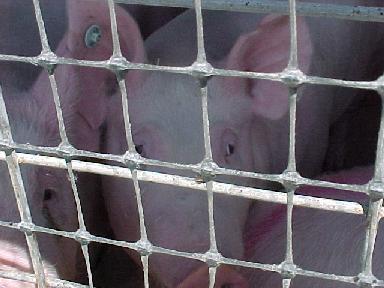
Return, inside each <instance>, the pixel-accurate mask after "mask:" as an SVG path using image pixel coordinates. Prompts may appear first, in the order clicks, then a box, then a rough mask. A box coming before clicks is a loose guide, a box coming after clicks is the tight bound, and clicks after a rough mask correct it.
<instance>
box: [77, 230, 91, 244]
mask: <svg viewBox="0 0 384 288" xmlns="http://www.w3.org/2000/svg"><path fill="white" fill-rule="evenodd" d="M91 237H92V235H91V234H90V233H89V232H88V231H87V230H83V229H78V230H77V231H76V232H75V235H74V239H75V240H76V241H77V242H79V243H80V245H81V246H86V245H88V244H89V243H90V242H91V241H90V240H89V239H90V238H91Z"/></svg>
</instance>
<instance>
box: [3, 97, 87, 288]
mask: <svg viewBox="0 0 384 288" xmlns="http://www.w3.org/2000/svg"><path fill="white" fill-rule="evenodd" d="M28 96H30V95H28ZM28 96H21V97H20V98H21V99H17V100H9V101H7V102H8V109H7V111H8V115H9V116H11V117H10V123H11V130H12V133H13V139H14V140H15V142H17V143H31V144H35V145H45V146H47V145H48V146H52V145H54V143H55V142H57V140H58V139H57V137H58V134H57V132H54V131H55V129H51V128H52V127H51V126H52V123H49V122H48V123H47V122H46V121H47V120H49V119H50V114H49V113H47V112H42V110H43V111H44V109H41V108H40V107H38V106H37V104H36V102H34V101H31V99H29V98H28ZM51 141H53V143H52V142H51ZM20 168H21V173H22V177H23V184H24V187H25V191H26V195H27V199H28V204H29V207H30V211H31V215H32V219H33V223H35V224H36V225H40V226H43V227H47V228H52V229H57V230H65V231H76V229H77V227H78V225H77V218H76V206H75V203H74V198H73V193H72V190H71V185H70V182H69V180H68V178H67V177H66V172H65V171H63V170H54V169H49V168H46V167H44V168H43V167H37V166H32V165H20ZM0 172H1V174H0V175H1V177H2V181H1V184H0V193H1V203H0V208H1V211H0V219H1V220H2V221H11V222H16V223H17V222H19V221H20V217H19V212H18V209H17V205H16V200H15V197H14V193H13V188H12V185H11V180H10V176H9V172H8V169H7V166H6V163H5V162H2V163H1V166H0ZM0 229H1V237H0V242H1V243H2V245H1V248H0V259H1V260H0V266H1V269H4V270H13V271H15V270H16V271H23V272H32V267H31V261H30V258H29V253H28V250H27V247H26V242H25V236H24V234H23V233H22V232H19V231H17V230H13V229H8V228H0ZM37 239H38V243H39V248H40V252H41V255H42V259H43V262H44V268H45V271H46V273H47V276H52V277H58V276H59V277H61V278H62V279H67V280H75V279H76V277H77V271H76V265H77V259H78V258H77V257H78V256H79V255H78V252H79V246H78V244H77V243H76V242H75V241H73V240H69V239H66V238H62V237H55V236H51V235H47V234H43V233H42V234H38V235H37ZM3 281H4V282H3ZM3 283H4V284H3ZM2 285H5V286H6V287H26V286H25V285H27V284H26V283H19V282H17V281H13V280H3V279H1V280H0V286H2ZM8 285H9V286H8ZM31 287H32V286H31Z"/></svg>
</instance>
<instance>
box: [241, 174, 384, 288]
mask: <svg viewBox="0 0 384 288" xmlns="http://www.w3.org/2000/svg"><path fill="white" fill-rule="evenodd" d="M372 176H373V167H356V168H353V169H351V170H346V171H340V172H338V173H335V174H330V175H326V176H323V177H322V178H321V179H322V180H325V181H330V182H336V183H347V184H365V183H367V182H368V181H369V180H370V179H371V178H372ZM297 193H299V194H304V195H309V196H314V197H326V198H333V199H338V200H343V201H355V202H358V203H360V204H367V203H368V198H367V197H366V196H365V195H363V194H359V193H355V192H350V191H343V190H336V189H330V188H320V187H309V186H308V187H307V186H306V187H302V188H300V189H299V190H298V191H297ZM292 219H293V220H292V229H293V242H292V244H293V261H294V263H295V264H296V265H298V266H299V267H300V268H302V269H308V270H312V271H317V272H323V273H331V274H336V275H345V276H357V275H358V274H359V273H360V272H362V265H361V263H362V262H361V259H362V258H361V257H362V251H363V246H364V237H365V229H366V225H367V219H366V217H365V216H364V215H352V214H346V213H337V212H331V211H325V210H317V209H310V208H302V207H294V209H293V218H292ZM286 222H287V219H286V208H285V205H279V207H275V208H273V209H271V210H270V213H269V214H266V215H264V218H263V219H262V221H260V222H259V223H260V224H258V225H256V226H254V227H253V228H252V229H251V233H250V234H249V235H253V236H254V239H252V242H253V243H254V245H255V246H254V247H255V249H254V251H253V253H252V254H253V256H251V257H250V258H249V259H250V260H251V261H256V262H261V263H268V264H272V263H274V264H279V263H281V262H282V261H283V260H284V255H285V247H286ZM382 228H383V227H382V224H379V230H378V234H377V237H376V245H375V252H374V255H373V266H372V267H373V274H374V275H375V276H376V277H378V278H379V279H383V277H384V274H383V268H384V263H383V260H382V257H381V255H382V253H383V248H382V247H383V245H382V244H383V239H384V238H383V237H384V235H383V230H382ZM250 239H251V238H248V240H247V241H249V240H250ZM249 273H250V276H249V277H250V283H251V284H252V285H253V286H255V287H256V286H257V287H263V288H264V287H279V286H281V277H280V276H279V275H278V274H277V273H271V272H265V271H264V272H262V271H259V270H253V271H252V272H251V271H249ZM290 287H295V288H301V287H316V288H320V287H322V288H324V287H326V288H328V287H352V286H351V284H347V283H343V282H339V281H330V280H324V279H318V278H312V277H304V276H300V275H297V276H296V277H295V278H293V280H292V283H291V286H290Z"/></svg>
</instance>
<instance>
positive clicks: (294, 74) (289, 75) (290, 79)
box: [279, 67, 307, 88]
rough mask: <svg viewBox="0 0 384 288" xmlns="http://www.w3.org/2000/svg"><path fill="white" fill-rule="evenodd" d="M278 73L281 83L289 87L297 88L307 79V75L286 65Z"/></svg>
mask: <svg viewBox="0 0 384 288" xmlns="http://www.w3.org/2000/svg"><path fill="white" fill-rule="evenodd" d="M279 75H280V79H281V80H282V81H283V83H284V84H285V85H286V86H287V87H289V88H298V87H299V86H300V85H302V84H303V83H305V81H306V80H307V76H306V75H305V74H304V73H303V72H302V71H301V70H300V69H297V68H291V67H287V68H285V69H284V70H283V71H282V72H281V73H280V74H279Z"/></svg>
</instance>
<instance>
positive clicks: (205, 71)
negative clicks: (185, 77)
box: [188, 61, 215, 88]
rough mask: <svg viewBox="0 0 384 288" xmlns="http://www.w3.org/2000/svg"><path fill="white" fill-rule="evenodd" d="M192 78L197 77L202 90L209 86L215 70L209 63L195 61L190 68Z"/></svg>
mask: <svg viewBox="0 0 384 288" xmlns="http://www.w3.org/2000/svg"><path fill="white" fill-rule="evenodd" d="M188 69H189V70H190V74H191V76H193V77H195V78H196V79H197V80H198V81H199V84H200V87H201V88H204V87H206V86H207V84H208V81H209V80H210V79H211V77H212V75H213V72H214V70H215V68H213V66H212V65H211V64H210V63H209V62H206V61H205V62H199V61H195V62H194V63H193V64H192V65H191V66H189V67H188Z"/></svg>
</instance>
